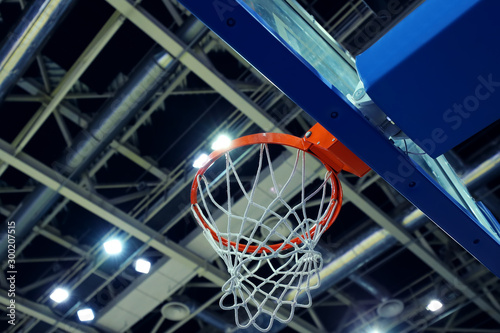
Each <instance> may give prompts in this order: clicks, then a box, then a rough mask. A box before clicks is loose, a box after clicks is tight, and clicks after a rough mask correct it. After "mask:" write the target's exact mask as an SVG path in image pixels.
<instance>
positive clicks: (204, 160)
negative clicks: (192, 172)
mask: <svg viewBox="0 0 500 333" xmlns="http://www.w3.org/2000/svg"><path fill="white" fill-rule="evenodd" d="M207 161H208V155H207V154H201V155H200V156H198V158H197V159H196V160H195V161H194V163H193V167H194V168H196V169H199V168H201V167H202V166H204V165H205V163H207Z"/></svg>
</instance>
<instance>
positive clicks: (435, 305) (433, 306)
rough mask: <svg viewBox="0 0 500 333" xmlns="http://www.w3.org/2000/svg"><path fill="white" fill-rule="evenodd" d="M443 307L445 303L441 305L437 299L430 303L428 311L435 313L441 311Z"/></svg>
mask: <svg viewBox="0 0 500 333" xmlns="http://www.w3.org/2000/svg"><path fill="white" fill-rule="evenodd" d="M442 307H443V303H441V302H440V301H438V300H437V299H433V300H432V301H430V302H429V304H428V305H427V307H426V309H427V310H429V311H432V312H434V311H437V310H439V309H441V308H442Z"/></svg>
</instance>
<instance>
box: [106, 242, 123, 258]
mask: <svg viewBox="0 0 500 333" xmlns="http://www.w3.org/2000/svg"><path fill="white" fill-rule="evenodd" d="M104 250H106V252H107V253H108V254H118V253H120V252H122V242H120V241H119V240H118V239H111V240H109V241H107V242H106V243H104Z"/></svg>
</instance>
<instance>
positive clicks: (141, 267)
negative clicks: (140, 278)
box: [135, 259, 151, 274]
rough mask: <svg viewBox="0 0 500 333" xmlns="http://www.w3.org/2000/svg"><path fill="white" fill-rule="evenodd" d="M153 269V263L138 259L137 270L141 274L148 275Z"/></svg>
mask: <svg viewBox="0 0 500 333" xmlns="http://www.w3.org/2000/svg"><path fill="white" fill-rule="evenodd" d="M150 268H151V263H150V262H149V261H147V260H144V259H137V261H136V262H135V270H136V271H138V272H139V273H144V274H148V273H149V269H150Z"/></svg>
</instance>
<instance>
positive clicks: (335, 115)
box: [330, 112, 339, 119]
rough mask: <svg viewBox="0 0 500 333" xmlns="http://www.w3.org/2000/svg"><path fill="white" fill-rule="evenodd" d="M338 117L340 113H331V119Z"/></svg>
mask: <svg viewBox="0 0 500 333" xmlns="http://www.w3.org/2000/svg"><path fill="white" fill-rule="evenodd" d="M338 116H339V113H338V112H332V113H330V117H332V118H333V119H335V118H337V117H338Z"/></svg>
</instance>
